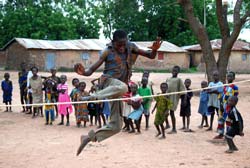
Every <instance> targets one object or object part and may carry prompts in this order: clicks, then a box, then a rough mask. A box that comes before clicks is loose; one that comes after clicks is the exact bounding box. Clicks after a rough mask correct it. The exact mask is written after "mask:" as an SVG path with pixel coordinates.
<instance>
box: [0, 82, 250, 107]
mask: <svg viewBox="0 0 250 168" xmlns="http://www.w3.org/2000/svg"><path fill="white" fill-rule="evenodd" d="M246 82H250V79H248V80H243V81H239V82H233V83H229V84H223V85H221V86H214V87H206V88H199V89H192V90H185V91H180V92H171V93H164V94H156V95H150V96H140V97H141V98H154V97H158V96H168V95H174V94H185V93H188V92H198V91H201V90H206V89H213V88H218V87H224V86H229V85H232V84H234V85H235V84H241V83H246ZM131 99H133V98H132V97H130V98H116V99H103V100H89V101H77V102H56V103H37V104H35V103H33V104H27V105H25V104H12V105H0V107H17V106H44V105H59V104H72V105H73V104H82V103H100V102H113V101H124V100H131Z"/></svg>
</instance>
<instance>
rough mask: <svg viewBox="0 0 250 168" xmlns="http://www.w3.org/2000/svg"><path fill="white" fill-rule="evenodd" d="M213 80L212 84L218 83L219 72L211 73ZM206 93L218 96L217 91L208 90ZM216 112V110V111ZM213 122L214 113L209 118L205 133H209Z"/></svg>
mask: <svg viewBox="0 0 250 168" xmlns="http://www.w3.org/2000/svg"><path fill="white" fill-rule="evenodd" d="M213 79H214V83H218V82H219V72H218V71H214V72H213ZM208 93H209V94H212V93H214V94H219V92H218V90H217V89H208ZM217 112H218V109H217ZM213 121H214V113H212V114H211V117H210V127H209V128H208V129H207V131H211V130H213V128H212V126H213Z"/></svg>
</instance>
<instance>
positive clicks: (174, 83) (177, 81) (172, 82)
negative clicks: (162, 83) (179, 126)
mask: <svg viewBox="0 0 250 168" xmlns="http://www.w3.org/2000/svg"><path fill="white" fill-rule="evenodd" d="M180 70H181V68H180V67H179V66H174V67H173V69H172V77H171V78H170V79H167V84H168V93H171V92H181V91H185V90H186V89H185V86H184V83H183V81H182V80H181V78H178V74H179V72H180ZM180 95H181V94H173V95H169V99H170V101H171V102H172V103H173V105H172V107H171V109H170V116H171V120H172V126H173V127H172V130H171V132H169V134H176V133H177V131H176V119H175V114H174V112H175V111H176V109H177V106H178V104H179V99H180ZM167 117H168V116H167ZM167 117H166V121H168V119H167ZM166 128H168V125H167V126H166Z"/></svg>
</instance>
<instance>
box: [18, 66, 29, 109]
mask: <svg viewBox="0 0 250 168" xmlns="http://www.w3.org/2000/svg"><path fill="white" fill-rule="evenodd" d="M20 68H21V72H19V74H25V73H26V72H27V71H26V64H25V63H24V62H23V63H21V65H20ZM24 90H26V88H25V89H24ZM24 102H27V99H26V95H21V103H22V104H24ZM26 110H27V109H26V108H25V106H23V112H25V111H26Z"/></svg>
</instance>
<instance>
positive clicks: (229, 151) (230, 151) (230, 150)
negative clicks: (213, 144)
mask: <svg viewBox="0 0 250 168" xmlns="http://www.w3.org/2000/svg"><path fill="white" fill-rule="evenodd" d="M225 152H226V153H233V152H234V150H233V149H228V150H226V151H225Z"/></svg>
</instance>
